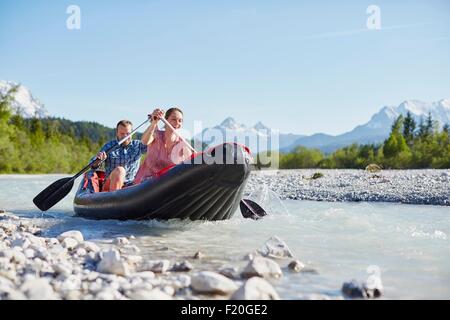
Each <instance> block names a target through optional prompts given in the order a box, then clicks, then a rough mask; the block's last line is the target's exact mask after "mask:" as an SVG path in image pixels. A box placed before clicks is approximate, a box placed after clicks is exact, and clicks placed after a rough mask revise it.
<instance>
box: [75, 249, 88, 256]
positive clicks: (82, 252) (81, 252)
mask: <svg viewBox="0 0 450 320" xmlns="http://www.w3.org/2000/svg"><path fill="white" fill-rule="evenodd" d="M75 254H76V255H77V256H79V257H84V256H85V255H86V254H87V252H86V249H83V248H78V249H76V250H75Z"/></svg>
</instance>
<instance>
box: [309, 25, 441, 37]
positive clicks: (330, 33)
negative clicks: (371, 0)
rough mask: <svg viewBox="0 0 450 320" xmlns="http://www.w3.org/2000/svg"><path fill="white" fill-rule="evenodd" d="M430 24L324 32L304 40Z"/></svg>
mask: <svg viewBox="0 0 450 320" xmlns="http://www.w3.org/2000/svg"><path fill="white" fill-rule="evenodd" d="M432 24H434V23H431V22H423V23H411V24H402V25H396V26H387V27H381V29H379V30H371V29H368V28H362V29H354V30H344V31H335V32H325V33H319V34H313V35H310V36H307V37H305V39H322V38H337V37H346V36H352V35H355V34H361V33H366V32H374V31H384V30H396V29H407V28H416V27H419V26H425V25H432Z"/></svg>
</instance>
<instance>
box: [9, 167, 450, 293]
mask: <svg viewBox="0 0 450 320" xmlns="http://www.w3.org/2000/svg"><path fill="white" fill-rule="evenodd" d="M61 177H62V176H56V175H42V176H0V208H3V209H7V210H9V211H12V212H15V213H16V214H18V215H20V216H24V217H29V218H30V219H32V220H33V221H34V222H36V223H37V224H39V225H41V226H43V227H44V228H45V234H44V235H45V236H49V237H51V236H56V235H58V234H59V233H61V232H63V231H67V230H70V229H77V230H80V231H81V232H83V234H84V236H85V238H86V239H90V240H94V241H98V242H102V243H109V242H111V240H112V238H114V237H117V236H130V235H134V236H135V237H136V239H135V240H133V242H132V243H133V244H136V245H137V246H138V247H139V248H141V250H142V251H141V252H140V254H141V255H143V256H144V257H146V258H150V259H160V258H167V259H170V260H171V261H179V260H183V259H189V258H191V257H192V256H193V255H194V253H195V252H197V251H201V252H203V253H204V254H205V255H206V257H205V258H204V259H202V260H190V262H191V263H193V265H194V267H195V269H194V270H207V269H213V270H216V269H217V268H219V267H223V266H238V267H242V266H245V264H246V261H244V260H243V259H242V258H243V256H244V255H246V254H248V253H250V252H253V251H255V250H257V249H260V248H261V247H262V246H263V245H264V243H265V242H266V241H267V240H268V239H269V238H270V237H271V236H274V235H277V236H278V237H279V238H281V239H282V240H284V241H285V242H286V243H287V245H288V246H289V248H290V249H291V251H292V252H293V253H294V255H295V256H296V257H297V258H298V259H299V260H301V261H302V262H303V263H305V264H306V265H307V267H308V268H312V269H314V270H316V271H317V273H318V274H315V273H299V274H295V273H290V272H289V271H288V270H287V269H286V268H285V267H286V265H287V263H288V262H289V260H285V261H284V260H279V261H278V262H279V263H280V265H281V266H282V268H283V272H284V276H283V277H282V279H280V280H276V281H273V282H272V283H273V284H274V286H275V288H276V289H277V291H278V292H279V294H280V295H281V297H282V298H284V299H299V298H305V297H307V296H308V295H309V294H324V295H327V296H329V297H331V298H334V297H339V296H340V288H341V286H342V283H343V282H344V281H349V280H351V279H358V280H365V279H367V277H368V276H369V275H370V274H369V273H367V268H368V267H369V266H373V265H374V266H377V267H378V268H379V269H380V272H381V278H382V281H383V285H384V287H385V290H386V292H385V297H386V298H392V299H407V298H412V299H420V298H427V299H428V298H437V299H449V298H450V246H449V235H450V208H449V207H438V206H416V205H402V204H387V203H330V202H312V201H294V200H286V201H281V200H279V198H277V196H276V194H274V193H273V192H271V191H270V190H267V189H266V190H264V186H263V187H262V189H261V190H260V191H259V192H257V193H255V194H251V195H249V198H250V199H253V200H255V201H257V202H258V203H259V204H260V205H261V206H262V207H263V208H264V209H266V211H267V212H268V216H266V217H265V218H264V219H262V220H259V221H253V220H250V219H244V218H243V217H242V216H241V214H240V212H239V211H238V212H236V214H235V216H234V217H233V218H232V219H231V220H228V221H221V222H204V221H180V220H172V221H168V222H160V221H114V220H111V221H93V220H86V219H81V218H78V217H74V216H73V209H72V201H73V196H74V194H75V190H76V186H77V185H78V182H77V183H76V184H75V186H74V188H73V190H72V193H71V194H70V195H68V196H67V197H66V198H65V199H63V200H62V201H61V202H60V203H59V204H58V205H56V206H55V207H54V208H53V209H52V210H49V211H48V212H45V213H42V212H40V211H39V210H37V209H36V208H35V207H34V205H33V203H32V198H33V197H34V196H35V195H36V194H37V193H39V192H40V191H41V190H42V189H44V188H45V187H47V186H48V185H49V184H50V183H51V182H53V181H55V180H57V179H59V178H61Z"/></svg>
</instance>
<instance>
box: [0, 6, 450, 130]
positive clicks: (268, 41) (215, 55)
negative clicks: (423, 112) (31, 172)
mask: <svg viewBox="0 0 450 320" xmlns="http://www.w3.org/2000/svg"><path fill="white" fill-rule="evenodd" d="M71 4H75V5H78V6H79V7H80V9H81V29H80V30H68V29H67V28H66V20H67V18H68V17H69V15H68V14H67V13H66V9H67V7H68V6H69V5H71ZM369 5H377V6H378V7H379V8H380V13H381V30H368V29H367V27H366V21H367V19H368V18H369V14H367V13H366V9H367V7H368V6H369ZM0 39H1V41H0V52H1V56H0V79H3V80H12V81H17V82H20V83H22V84H24V85H25V86H27V87H28V88H30V89H31V91H32V92H33V94H34V95H35V96H36V97H37V98H39V99H40V100H41V101H42V102H43V103H44V104H45V106H46V107H47V109H48V110H49V112H50V113H51V114H52V115H55V116H60V117H65V118H68V119H72V120H92V121H97V122H100V123H103V124H105V125H108V126H114V125H115V123H116V122H117V120H119V119H122V118H129V119H130V120H132V121H134V122H135V123H140V122H142V121H143V120H145V115H146V114H147V113H148V112H150V111H151V110H152V109H153V108H154V107H155V106H162V107H169V106H172V105H178V106H180V107H181V108H182V109H183V110H184V111H185V122H186V128H187V129H190V130H192V128H193V121H194V120H201V121H203V125H204V126H205V127H208V126H213V125H216V124H218V123H220V122H221V121H222V120H223V119H224V118H225V117H227V116H232V117H234V118H235V119H236V120H237V121H238V122H240V123H244V124H246V125H253V124H255V123H256V122H257V121H259V120H260V121H262V122H263V123H264V124H266V125H268V126H270V127H273V128H277V129H279V130H281V131H282V132H292V133H298V134H311V133H315V132H326V133H330V134H338V133H343V132H345V131H349V130H351V129H352V128H353V127H355V126H356V125H358V124H362V123H364V122H366V121H368V120H369V118H370V116H371V115H372V114H373V113H375V112H376V111H377V110H379V109H380V108H381V107H382V106H384V105H398V104H400V103H401V102H402V101H403V100H405V99H419V100H424V101H436V100H440V99H442V98H450V1H444V0H441V1H438V0H431V1H430V0H428V1H425V0H424V1H394V0H389V1H375V0H371V1H361V0H360V1H311V2H306V1H280V0H277V1H263V0H254V1H246V0H241V1H189V0H184V1H151V0H150V1H137V0H135V1H122V0H117V1H104V0H89V1H84V0H82V1H81V0H72V1H54V0H35V1H25V0H15V1H12V0H9V1H6V0H0Z"/></svg>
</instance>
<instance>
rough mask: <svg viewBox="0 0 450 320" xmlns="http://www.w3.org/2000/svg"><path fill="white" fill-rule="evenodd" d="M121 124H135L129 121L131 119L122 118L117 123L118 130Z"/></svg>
mask: <svg viewBox="0 0 450 320" xmlns="http://www.w3.org/2000/svg"><path fill="white" fill-rule="evenodd" d="M119 126H123V127H126V126H133V124H132V123H131V121H129V120H120V121H119V122H118V123H117V126H116V131H117V129H119Z"/></svg>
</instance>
